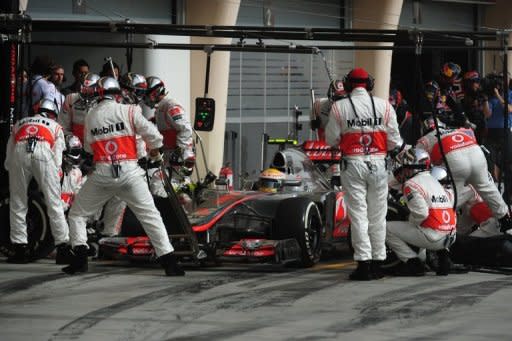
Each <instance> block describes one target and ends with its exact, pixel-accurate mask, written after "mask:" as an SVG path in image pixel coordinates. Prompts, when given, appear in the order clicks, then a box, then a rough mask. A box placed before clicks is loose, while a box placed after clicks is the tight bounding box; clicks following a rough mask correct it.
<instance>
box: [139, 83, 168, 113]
mask: <svg viewBox="0 0 512 341" xmlns="http://www.w3.org/2000/svg"><path fill="white" fill-rule="evenodd" d="M146 82H147V90H146V93H145V94H144V103H145V104H146V105H147V106H149V107H150V108H153V107H154V106H155V104H156V103H158V97H160V96H161V95H165V84H164V82H163V81H162V80H161V79H160V78H158V77H155V76H149V77H147V78H146Z"/></svg>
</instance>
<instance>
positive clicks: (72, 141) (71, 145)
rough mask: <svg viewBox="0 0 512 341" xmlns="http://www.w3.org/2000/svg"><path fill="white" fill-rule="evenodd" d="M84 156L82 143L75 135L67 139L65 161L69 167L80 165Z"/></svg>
mask: <svg viewBox="0 0 512 341" xmlns="http://www.w3.org/2000/svg"><path fill="white" fill-rule="evenodd" d="M81 156H82V142H80V139H79V138H78V137H77V136H75V135H69V136H67V137H66V150H65V151H64V161H65V162H66V163H67V164H69V165H78V164H80V161H81Z"/></svg>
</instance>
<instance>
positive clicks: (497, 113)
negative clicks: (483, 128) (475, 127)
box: [484, 74, 512, 180]
mask: <svg viewBox="0 0 512 341" xmlns="http://www.w3.org/2000/svg"><path fill="white" fill-rule="evenodd" d="M502 82H503V77H502V76H500V75H497V74H489V75H487V76H486V77H485V82H484V91H485V93H486V94H487V95H488V96H489V109H490V111H491V116H490V117H489V118H488V119H487V131H488V135H487V141H486V142H487V144H486V146H487V147H488V149H489V150H490V151H491V155H492V160H493V161H494V162H495V164H496V166H497V167H494V169H491V172H492V173H493V176H494V178H495V180H498V178H499V169H500V168H501V167H502V161H503V155H502V154H503V146H504V144H505V136H504V131H503V128H504V116H503V114H504V111H505V110H504V108H505V99H504V98H503V97H504V96H505V92H504V91H503V86H502V84H503V83H502ZM507 90H508V89H507ZM506 95H507V96H508V102H509V105H508V127H512V105H511V104H512V91H510V90H508V91H507V94H506ZM510 143H512V138H511V136H510V134H509V145H511V144H510ZM508 168H510V159H509V165H508ZM510 172H511V171H509V172H508V173H510Z"/></svg>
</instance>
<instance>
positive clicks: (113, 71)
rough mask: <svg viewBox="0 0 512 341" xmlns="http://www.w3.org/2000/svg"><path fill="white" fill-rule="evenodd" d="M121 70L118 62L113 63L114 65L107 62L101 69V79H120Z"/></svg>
mask: <svg viewBox="0 0 512 341" xmlns="http://www.w3.org/2000/svg"><path fill="white" fill-rule="evenodd" d="M120 70H121V69H120V68H119V65H117V63H116V62H114V61H112V64H111V63H110V62H106V63H105V64H103V66H102V68H101V72H100V77H114V78H115V79H119V74H120Z"/></svg>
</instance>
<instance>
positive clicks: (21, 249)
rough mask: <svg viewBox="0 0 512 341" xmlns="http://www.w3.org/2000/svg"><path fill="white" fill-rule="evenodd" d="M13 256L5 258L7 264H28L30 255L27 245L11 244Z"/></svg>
mask: <svg viewBox="0 0 512 341" xmlns="http://www.w3.org/2000/svg"><path fill="white" fill-rule="evenodd" d="M12 248H13V250H14V254H13V255H12V256H10V257H8V258H7V260H6V262H7V263H12V264H27V263H30V261H31V259H30V255H29V250H28V246H27V244H13V245H12Z"/></svg>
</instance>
